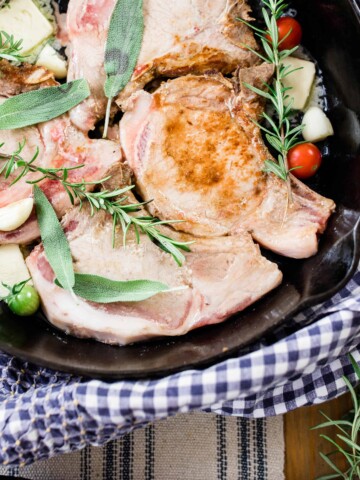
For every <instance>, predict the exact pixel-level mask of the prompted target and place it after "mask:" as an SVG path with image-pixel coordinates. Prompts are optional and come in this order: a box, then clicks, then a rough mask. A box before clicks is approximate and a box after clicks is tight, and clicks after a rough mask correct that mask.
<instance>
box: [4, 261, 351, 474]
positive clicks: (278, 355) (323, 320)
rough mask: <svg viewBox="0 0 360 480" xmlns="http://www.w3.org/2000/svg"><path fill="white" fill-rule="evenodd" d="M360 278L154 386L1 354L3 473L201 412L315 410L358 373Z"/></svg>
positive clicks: (245, 413) (260, 414)
mask: <svg viewBox="0 0 360 480" xmlns="http://www.w3.org/2000/svg"><path fill="white" fill-rule="evenodd" d="M359 336H360V271H358V272H357V274H356V275H355V277H354V278H353V280H352V281H351V282H350V283H349V284H348V285H347V286H346V288H344V289H343V290H342V291H341V292H340V293H338V294H337V295H335V296H334V297H333V298H332V299H331V300H329V301H328V302H326V303H325V304H323V305H318V306H317V307H315V308H312V309H308V310H307V311H306V312H303V313H302V314H300V315H298V316H297V317H296V318H294V319H293V321H290V322H288V323H287V325H286V326H285V327H283V328H282V329H279V330H278V331H277V332H275V333H274V334H273V335H271V336H268V337H267V339H266V342H263V343H259V344H257V345H253V346H252V347H251V348H249V349H248V350H247V352H244V351H242V353H241V355H240V356H238V357H236V358H231V359H229V360H226V361H223V362H221V363H219V364H217V365H214V366H212V367H209V368H206V369H204V370H189V371H185V372H181V373H177V374H174V375H170V376H168V377H165V378H161V379H157V380H139V381H136V380H134V381H130V380H124V381H118V382H112V383H106V382H103V381H98V380H86V379H82V378H79V377H75V376H71V375H67V374H64V373H60V372H54V371H52V370H48V369H44V368H38V367H36V366H35V365H31V364H28V363H26V362H25V363H24V362H22V361H20V360H18V359H15V358H11V357H9V356H8V355H5V354H1V353H0V464H3V465H5V466H9V465H19V464H20V465H28V464H31V463H32V462H34V461H36V460H41V459H45V458H49V457H52V456H54V455H56V454H61V453H68V452H70V451H75V450H79V449H82V448H85V447H86V445H89V444H91V445H98V446H99V445H103V444H105V443H106V442H108V441H111V440H114V439H117V438H119V437H121V436H123V435H125V434H126V433H128V432H129V431H131V430H132V429H134V428H136V427H141V426H146V425H147V424H148V423H149V422H153V421H154V420H156V419H164V418H166V417H169V416H173V415H175V414H177V413H185V412H189V411H192V410H204V411H207V412H215V413H218V414H227V415H237V416H243V417H257V418H259V417H265V416H274V415H278V414H282V413H285V412H287V411H289V410H292V409H294V408H297V407H301V406H303V405H310V404H313V403H320V402H323V401H326V400H328V399H330V398H333V397H335V396H337V395H340V394H341V393H343V392H344V391H345V390H346V385H345V383H344V381H343V379H342V376H343V375H346V376H347V377H348V378H349V379H350V381H352V382H355V375H354V372H353V369H352V367H351V364H350V362H349V358H348V353H349V352H352V353H353V355H354V357H355V359H356V361H358V362H359V364H360V345H359V343H360V342H359V338H360V337H359Z"/></svg>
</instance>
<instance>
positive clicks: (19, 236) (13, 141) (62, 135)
mask: <svg viewBox="0 0 360 480" xmlns="http://www.w3.org/2000/svg"><path fill="white" fill-rule="evenodd" d="M1 140H2V142H4V145H3V147H2V148H1V150H0V152H1V153H4V154H11V153H12V152H14V151H16V150H17V149H18V146H19V144H21V143H23V142H24V141H25V146H24V149H23V151H22V152H21V155H22V157H23V158H24V159H25V160H26V161H29V160H31V158H32V157H33V155H34V153H35V152H36V148H38V149H39V155H38V157H37V159H36V161H35V163H34V165H38V166H41V167H44V168H62V167H74V166H78V165H84V166H83V167H82V168H80V169H78V170H73V171H70V172H69V176H68V181H70V182H81V181H82V180H85V181H86V182H91V181H95V180H101V179H102V178H104V177H106V176H107V175H108V172H109V170H110V169H111V168H112V167H113V165H115V164H117V163H118V162H120V161H121V158H122V156H121V152H120V148H119V145H118V144H116V143H114V142H111V141H109V140H91V139H89V138H88V137H87V135H85V134H84V133H83V132H81V131H79V130H77V129H76V128H75V127H74V126H73V125H72V124H71V122H70V120H69V117H68V116H67V115H64V116H62V117H59V118H57V119H55V120H52V121H50V122H46V123H43V124H39V125H38V126H36V127H28V128H22V129H17V130H11V131H2V133H1ZM2 161H4V160H1V158H0V166H1V163H2ZM17 174H18V173H17V172H16V171H15V172H14V173H13V175H12V176H11V177H10V178H9V179H8V180H6V179H5V178H4V176H0V208H1V207H4V206H6V205H8V204H10V203H13V202H16V201H18V200H21V199H23V198H27V197H30V196H32V191H33V187H32V186H31V185H29V184H27V183H26V182H27V181H28V180H32V179H34V178H39V177H41V174H37V173H29V174H28V175H26V176H25V177H23V178H22V179H21V180H20V181H19V182H17V183H16V184H15V185H13V186H10V183H11V181H12V180H13V179H14V178H15V176H16V175H17ZM39 186H40V187H41V189H42V190H43V191H44V192H45V194H46V195H47V197H48V198H49V200H50V201H51V203H52V205H53V207H54V208H55V210H56V213H57V214H58V216H59V217H62V216H63V215H64V214H65V212H66V211H67V210H68V209H69V208H70V207H71V202H70V199H69V196H68V194H67V193H66V191H65V189H64V188H63V187H62V185H61V184H60V182H57V181H53V180H43V181H42V182H40V184H39ZM89 188H91V187H89ZM38 237H39V229H38V225H37V220H36V216H35V214H33V215H32V216H31V217H30V218H29V219H28V221H27V222H26V223H25V224H23V225H22V226H21V227H19V228H18V229H17V230H14V231H12V232H0V244H5V243H19V244H26V243H30V242H32V241H33V240H35V239H36V238H38Z"/></svg>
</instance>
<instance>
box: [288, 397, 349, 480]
mask: <svg viewBox="0 0 360 480" xmlns="http://www.w3.org/2000/svg"><path fill="white" fill-rule="evenodd" d="M351 408H352V402H351V397H350V395H348V394H346V395H343V396H342V397H339V398H338V399H335V400H332V401H331V402H327V403H324V404H321V405H315V406H312V407H303V408H299V409H297V410H295V411H293V412H290V413H288V414H286V415H285V426H284V428H285V448H286V454H285V458H286V464H285V472H286V476H285V478H286V480H315V479H316V478H317V477H319V476H321V475H325V474H329V473H334V472H332V471H331V469H330V468H329V467H328V466H327V465H326V464H325V462H324V461H323V460H322V458H321V457H320V455H319V452H323V453H329V452H330V451H332V450H333V448H331V446H330V445H329V443H328V442H327V441H326V440H324V439H322V438H321V437H320V433H324V434H326V435H328V436H329V437H330V438H334V439H335V436H336V433H338V431H337V430H336V429H335V428H327V429H321V430H310V429H311V427H314V426H316V425H318V424H319V423H322V422H324V421H325V419H324V417H323V416H322V415H321V414H320V411H323V412H324V413H326V414H327V415H328V416H329V417H330V418H331V419H333V420H338V419H340V418H341V417H342V416H343V415H344V414H345V413H347V412H348V411H349V410H351ZM336 464H337V466H338V467H339V468H340V469H341V468H343V467H344V462H343V461H342V459H341V458H337V461H336Z"/></svg>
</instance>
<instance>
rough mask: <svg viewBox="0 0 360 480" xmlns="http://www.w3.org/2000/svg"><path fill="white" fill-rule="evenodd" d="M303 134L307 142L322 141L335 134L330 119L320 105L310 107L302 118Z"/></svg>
mask: <svg viewBox="0 0 360 480" xmlns="http://www.w3.org/2000/svg"><path fill="white" fill-rule="evenodd" d="M302 124H303V125H304V129H303V132H302V135H303V137H304V139H305V140H306V141H307V142H320V141H321V140H325V138H327V137H330V136H331V135H334V129H333V127H332V125H331V122H330V120H329V119H328V117H327V116H326V115H325V113H324V112H323V111H322V110H321V108H319V107H310V108H309V109H308V110H307V111H306V113H305V115H304V118H303V120H302Z"/></svg>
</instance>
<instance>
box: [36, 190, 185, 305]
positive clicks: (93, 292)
mask: <svg viewBox="0 0 360 480" xmlns="http://www.w3.org/2000/svg"><path fill="white" fill-rule="evenodd" d="M34 198H35V205H36V213H37V216H38V221H39V228H40V234H41V240H42V242H43V247H44V251H45V255H46V258H47V260H48V262H49V264H50V266H51V268H52V269H53V271H54V274H55V284H56V285H58V286H60V287H62V288H64V289H65V290H68V291H70V292H71V294H72V295H73V296H75V295H77V296H79V297H81V298H84V299H86V300H89V301H92V302H95V303H113V302H140V301H142V300H146V299H148V298H150V297H152V296H154V295H157V294H158V293H162V292H172V291H178V290H179V289H183V288H186V287H177V288H170V287H168V286H167V285H165V284H164V283H161V282H156V281H152V280H130V281H125V282H117V281H114V280H111V279H109V278H105V277H99V276H97V275H88V274H79V273H75V271H74V266H73V261H72V256H71V250H70V244H69V242H68V239H67V238H66V235H65V233H64V230H63V229H62V227H61V224H60V222H59V220H58V218H57V216H56V213H55V211H54V208H53V207H52V205H51V203H50V202H49V200H48V199H47V198H46V195H45V194H44V193H43V191H42V190H41V189H40V188H39V187H38V186H37V185H35V187H34Z"/></svg>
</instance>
